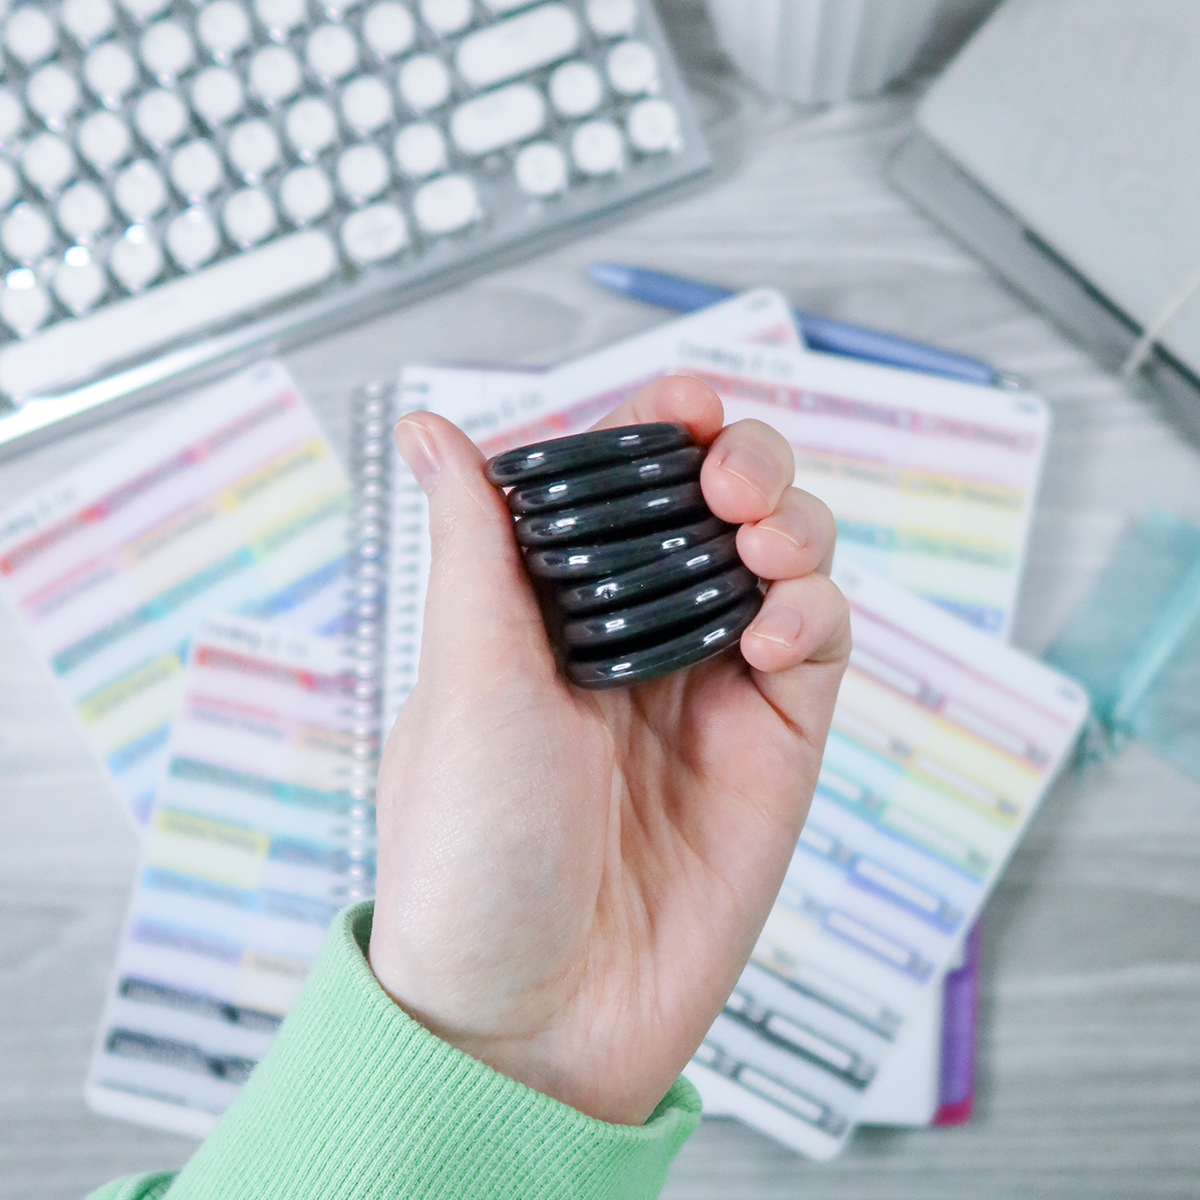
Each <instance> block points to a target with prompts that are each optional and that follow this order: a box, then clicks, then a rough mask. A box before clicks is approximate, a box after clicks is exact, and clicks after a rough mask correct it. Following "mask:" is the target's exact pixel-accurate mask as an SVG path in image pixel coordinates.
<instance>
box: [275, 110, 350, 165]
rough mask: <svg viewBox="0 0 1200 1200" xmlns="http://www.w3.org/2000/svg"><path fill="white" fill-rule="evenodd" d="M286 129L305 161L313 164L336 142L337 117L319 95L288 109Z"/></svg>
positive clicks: (290, 140)
mask: <svg viewBox="0 0 1200 1200" xmlns="http://www.w3.org/2000/svg"><path fill="white" fill-rule="evenodd" d="M283 127H284V132H285V133H286V134H287V139H288V141H289V142H290V143H291V144H292V146H293V148H294V149H295V151H296V153H297V154H298V155H299V156H300V157H301V158H302V159H303V160H304V161H305V162H312V161H313V160H314V159H315V158H316V157H317V156H318V155H319V154H320V153H321V152H322V151H323V150H328V149H329V147H330V146H332V145H333V143H334V142H335V141H336V140H337V131H338V128H337V117H336V116H335V115H334V111H333V109H332V108H330V107H329V105H328V104H326V103H325V101H324V100H322V99H320V98H319V97H317V96H308V97H306V98H305V99H303V100H297V101H296V103H295V104H293V105H292V107H291V108H289V109H288V114H287V119H286V120H285V121H284V126H283Z"/></svg>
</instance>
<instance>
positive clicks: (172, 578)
mask: <svg viewBox="0 0 1200 1200" xmlns="http://www.w3.org/2000/svg"><path fill="white" fill-rule="evenodd" d="M345 508H346V481H345V478H344V475H343V472H342V470H341V467H340V466H339V464H338V463H337V461H336V459H335V457H334V455H333V454H332V452H331V450H330V448H329V446H328V444H327V443H326V441H325V439H324V437H323V436H322V434H321V430H320V429H319V428H318V426H317V423H316V421H315V420H314V419H313V416H312V414H311V413H310V412H309V410H308V408H307V406H306V405H305V403H304V401H303V399H302V398H301V397H300V394H299V393H298V392H297V390H296V387H295V385H294V384H293V382H292V380H291V378H290V377H289V376H288V374H287V372H286V371H285V370H284V368H283V367H282V366H281V365H280V364H278V363H273V362H269V363H263V364H260V365H258V366H255V367H252V368H250V369H249V370H247V371H244V372H242V373H241V374H239V375H236V376H234V377H232V378H230V379H227V380H225V381H224V382H222V383H219V384H217V385H216V386H214V387H212V388H209V389H207V390H205V391H203V392H201V393H199V394H198V395H197V396H196V397H195V399H194V400H192V401H191V402H190V403H188V404H187V405H186V406H185V407H183V408H181V409H179V410H177V411H175V412H173V413H172V414H171V415H170V416H168V417H166V418H165V419H163V420H162V421H160V422H158V423H157V424H155V425H153V426H152V427H151V428H149V429H147V430H145V431H144V432H143V433H140V434H138V435H137V436H135V437H133V438H131V439H130V440H129V441H127V442H125V443H124V444H122V445H120V446H117V447H115V448H114V449H112V450H110V451H108V452H107V453H105V454H103V455H101V456H100V457H98V458H96V459H94V460H93V461H92V462H89V463H87V464H86V465H85V466H82V467H80V468H79V469H77V470H75V471H72V472H71V473H70V474H68V475H66V476H64V477H63V478H61V479H59V480H56V481H55V482H53V483H51V484H49V485H48V486H46V487H45V488H43V489H41V490H40V491H38V492H37V493H35V494H34V495H32V496H30V497H28V498H27V499H26V500H24V501H21V502H20V503H18V504H15V505H13V506H12V507H10V508H9V509H8V510H7V511H5V512H3V513H0V593H2V594H3V595H4V596H5V598H6V599H7V600H8V602H9V603H10V604H11V605H12V607H13V608H14V610H15V611H16V612H17V614H18V616H19V618H20V620H21V622H22V624H23V625H24V627H25V630H26V632H27V634H28V636H29V638H30V640H31V641H32V643H33V645H34V647H35V648H36V650H37V651H38V653H39V654H40V655H41V656H42V658H43V659H44V660H45V662H46V664H47V665H48V666H49V669H50V671H51V673H52V675H53V676H54V679H55V682H56V684H57V686H58V688H59V691H60V693H61V694H62V696H63V697H64V699H65V700H66V702H67V704H68V705H69V706H70V708H71V709H72V711H73V712H74V714H75V716H76V717H77V718H78V722H79V725H80V727H81V729H82V730H83V734H84V737H85V738H86V739H87V742H88V744H89V746H90V747H91V749H92V750H93V751H94V753H95V754H96V755H97V757H98V758H99V760H100V761H101V763H102V764H103V765H104V767H105V768H106V770H107V773H108V775H109V777H110V778H111V780H112V782H113V784H114V786H115V788H116V791H117V793H118V794H119V796H120V797H121V799H122V800H123V801H124V803H125V805H126V806H127V807H128V809H129V811H130V813H131V814H132V816H133V817H134V819H135V820H136V821H137V822H138V823H139V824H144V822H145V821H146V818H147V816H148V814H149V812H150V806H151V802H152V800H153V796H154V788H155V784H156V781H157V779H158V776H159V774H160V773H161V770H162V767H163V763H164V761H165V751H166V744H167V737H168V735H169V732H170V726H171V719H172V717H173V716H174V714H175V711H176V709H177V707H178V704H179V696H180V685H181V680H182V675H183V664H184V661H185V660H186V657H187V650H188V644H189V641H190V639H191V636H192V630H193V627H194V625H195V623H196V621H197V619H198V618H199V617H200V616H202V615H203V614H205V613H208V612H239V613H242V614H245V615H248V616H254V617H264V618H267V617H269V618H279V619H281V620H284V621H286V622H287V623H289V624H290V625H292V626H295V627H296V628H299V629H303V630H307V631H310V632H311V631H316V632H326V633H332V632H336V631H337V630H338V629H340V624H341V621H342V619H343V617H342V610H343V607H344V598H343V591H344V584H343V581H342V578H341V576H342V566H343V560H344V557H345V550H346V526H345Z"/></svg>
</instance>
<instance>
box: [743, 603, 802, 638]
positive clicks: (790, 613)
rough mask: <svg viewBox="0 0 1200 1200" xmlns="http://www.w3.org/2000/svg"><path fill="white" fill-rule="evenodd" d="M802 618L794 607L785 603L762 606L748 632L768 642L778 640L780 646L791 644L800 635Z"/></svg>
mask: <svg viewBox="0 0 1200 1200" xmlns="http://www.w3.org/2000/svg"><path fill="white" fill-rule="evenodd" d="M803 625H804V618H803V617H802V616H801V615H800V614H799V613H798V612H797V611H796V610H795V609H794V608H788V607H787V605H785V604H772V605H771V606H770V608H763V610H762V612H760V613H759V614H758V616H757V617H756V618H755V620H754V623H753V624H752V625H751V626H750V632H751V633H753V634H756V635H757V636H758V637H760V638H765V639H766V640H767V641H768V642H778V643H779V644H780V645H781V646H791V645H792V644H793V643H794V642H795V641H796V639H797V638H798V637H799V636H800V630H801V628H802V626H803Z"/></svg>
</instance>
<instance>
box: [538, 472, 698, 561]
mask: <svg viewBox="0 0 1200 1200" xmlns="http://www.w3.org/2000/svg"><path fill="white" fill-rule="evenodd" d="M705 511H707V509H706V507H705V504H704V494H703V493H702V492H701V491H700V485H699V484H698V483H680V484H676V485H675V486H673V487H663V488H654V489H651V490H649V491H645V492H639V493H637V495H634V496H621V497H618V498H617V499H616V500H605V501H603V502H602V503H600V504H585V505H582V506H580V507H579V508H568V509H566V510H564V511H562V512H553V513H534V514H532V515H530V516H528V517H522V518H521V519H520V520H519V521H518V522H517V525H516V530H517V541H518V542H520V543H521V545H522V546H553V545H556V544H557V545H560V546H569V545H570V544H571V543H572V542H580V543H583V544H584V545H586V544H587V543H588V542H591V541H604V540H605V539H608V538H612V537H616V536H618V535H622V534H624V533H625V532H626V531H627V530H633V529H637V528H639V527H642V526H646V525H661V526H664V527H665V526H669V525H675V524H679V525H686V524H687V523H688V518H690V517H692V516H694V515H695V514H696V513H700V512H705Z"/></svg>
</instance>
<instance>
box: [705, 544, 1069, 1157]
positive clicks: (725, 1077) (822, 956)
mask: <svg viewBox="0 0 1200 1200" xmlns="http://www.w3.org/2000/svg"><path fill="white" fill-rule="evenodd" d="M834 581H835V582H836V583H837V584H838V586H839V587H840V588H841V589H842V591H843V592H844V593H845V595H846V597H847V599H848V600H849V602H850V606H851V626H852V630H853V636H854V651H853V654H852V656H851V659H850V666H849V668H848V670H847V673H846V677H845V680H844V681H843V684H842V688H841V692H840V693H839V697H838V702H837V706H836V709H835V711H834V717H833V728H832V730H831V732H830V735H829V740H828V742H827V744H826V749H825V754H824V757H823V759H822V765H821V774H820V779H819V782H818V785H817V791H816V795H815V796H814V798H813V804H812V809H811V811H810V813H809V817H808V820H807V822H806V824H805V827H804V832H803V834H802V835H801V838H800V842H799V844H798V846H797V848H796V852H795V855H794V857H793V859H792V864H791V867H790V868H789V871H788V874H787V878H786V880H785V881H784V884H783V887H782V889H781V890H780V894H779V899H778V901H777V902H776V904H775V907H774V908H773V910H772V912H771V914H770V916H769V917H768V919H767V924H766V927H765V928H764V930H763V934H762V937H761V939H760V940H759V943H758V945H757V946H756V947H755V950H754V955H753V957H752V959H751V962H750V965H749V966H748V967H747V968H746V971H745V973H744V974H743V975H742V978H741V980H740V981H739V983H738V986H737V988H736V989H735V990H734V993H733V995H732V996H731V997H730V1000H729V1003H728V1004H727V1006H726V1008H725V1011H724V1012H723V1013H722V1015H721V1016H720V1017H718V1018H717V1021H716V1022H715V1024H714V1025H713V1027H712V1029H711V1031H710V1032H709V1035H708V1037H707V1038H706V1039H705V1041H704V1044H703V1046H702V1047H701V1049H700V1051H699V1052H698V1053H697V1055H696V1058H695V1059H694V1060H693V1062H692V1063H691V1064H690V1065H689V1067H688V1068H687V1072H686V1073H687V1075H688V1077H689V1078H690V1079H692V1080H693V1082H694V1083H695V1084H696V1085H697V1087H698V1088H699V1089H700V1092H701V1094H702V1096H703V1097H704V1101H705V1110H706V1111H709V1112H724V1113H729V1114H732V1115H736V1116H738V1117H740V1118H741V1119H743V1120H745V1121H747V1122H748V1123H750V1124H752V1125H754V1126H756V1127H757V1128H759V1129H761V1130H763V1131H764V1132H766V1133H769V1134H770V1135H771V1136H773V1137H775V1138H778V1139H779V1140H780V1141H782V1142H784V1143H786V1144H787V1145H789V1146H792V1147H793V1148H794V1149H796V1150H799V1151H800V1152H801V1153H804V1154H807V1155H809V1156H810V1157H813V1158H817V1159H828V1158H830V1157H832V1156H833V1155H835V1154H836V1153H838V1151H839V1150H840V1149H841V1148H842V1146H843V1145H844V1144H845V1141H846V1140H847V1138H848V1137H849V1135H850V1132H851V1130H852V1129H853V1126H854V1123H855V1120H856V1118H857V1115H858V1113H859V1111H860V1108H861V1106H862V1104H863V1101H864V1098H865V1096H866V1095H868V1094H869V1089H870V1087H871V1083H872V1081H873V1079H874V1078H875V1077H876V1075H877V1073H878V1071H879V1067H880V1063H881V1062H882V1061H883V1059H884V1058H885V1056H886V1055H887V1053H888V1051H889V1050H890V1048H891V1046H892V1045H893V1044H894V1042H895V1041H896V1039H897V1038H898V1036H899V1035H900V1033H901V1031H902V1030H903V1029H904V1027H905V1025H906V1023H907V1022H909V1021H910V1020H911V1019H912V1018H913V1015H914V1014H916V1013H918V1012H920V1011H921V1010H922V1009H923V1008H924V1006H926V1005H928V1004H929V1003H930V1001H931V989H934V988H937V987H940V986H941V979H942V976H943V975H944V973H945V971H946V969H947V968H948V967H949V965H950V963H951V961H952V956H953V955H954V953H955V952H956V950H957V947H958V945H959V943H960V942H961V939H962V937H963V934H964V933H965V932H966V930H967V929H969V928H970V926H971V924H972V922H973V921H974V920H975V918H976V917H977V915H978V913H979V910H980V907H981V906H982V904H983V901H984V899H985V898H986V896H987V894H988V892H989V891H990V890H991V888H992V886H993V885H994V883H995V880H996V878H997V876H998V874H999V872H1000V870H1001V868H1002V867H1003V865H1004V863H1005V862H1006V861H1007V859H1008V857H1009V855H1010V854H1011V853H1012V851H1013V849H1014V847H1015V846H1016V843H1017V841H1018V840H1019V838H1020V836H1021V834H1022V832H1023V831H1024V829H1025V827H1026V825H1027V824H1028V822H1029V819H1030V817H1031V816H1032V814H1033V811H1034V809H1035V808H1036V807H1037V805H1038V803H1039V801H1040V800H1041V798H1042V796H1043V795H1044V794H1045V792H1046V790H1047V788H1048V787H1049V786H1050V783H1051V782H1052V781H1053V779H1054V777H1055V775H1056V774H1057V772H1058V770H1059V768H1060V767H1061V766H1062V764H1063V762H1064V760H1065V758H1066V756H1067V754H1068V752H1069V751H1070V749H1071V747H1072V745H1073V743H1074V741H1075V738H1076V736H1077V734H1078V731H1079V728H1080V726H1081V724H1082V722H1083V719H1084V717H1085V715H1086V712H1087V700H1086V697H1085V695H1084V693H1083V691H1082V689H1081V688H1080V687H1078V686H1077V685H1076V684H1075V683H1074V682H1072V681H1070V680H1068V679H1067V678H1066V677H1065V676H1062V675H1059V674H1058V673H1057V672H1055V671H1052V670H1051V669H1050V668H1048V667H1046V666H1045V665H1044V664H1042V663H1040V662H1039V661H1037V660H1036V659H1033V658H1030V657H1029V656H1027V655H1025V654H1023V653H1021V652H1020V651H1017V650H1014V649H1012V648H1011V647H1009V646H1006V645H1004V644H1002V643H1000V642H998V641H996V640H995V639H994V638H991V637H988V636H986V635H985V634H982V633H981V632H979V631H978V630H976V629H972V628H971V627H970V626H968V625H966V624H965V623H963V622H962V621H958V620H956V619H954V618H952V617H950V616H949V615H948V614H946V613H944V612H942V611H941V610H939V609H937V608H935V607H934V606H933V605H930V604H928V603H926V602H924V601H922V600H920V599H919V598H917V597H915V596H912V595H911V594H910V593H908V592H905V591H903V590H902V589H900V588H898V587H896V586H895V585H894V584H891V583H889V582H888V581H887V580H885V579H882V578H881V577H879V576H876V575H874V574H872V573H871V572H869V571H866V570H864V569H863V568H861V567H859V566H857V565H856V564H853V563H851V562H849V561H848V560H847V559H846V558H845V557H843V556H840V555H839V558H838V561H837V562H836V564H835V569H834Z"/></svg>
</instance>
